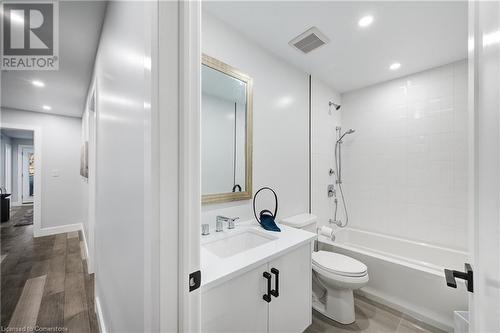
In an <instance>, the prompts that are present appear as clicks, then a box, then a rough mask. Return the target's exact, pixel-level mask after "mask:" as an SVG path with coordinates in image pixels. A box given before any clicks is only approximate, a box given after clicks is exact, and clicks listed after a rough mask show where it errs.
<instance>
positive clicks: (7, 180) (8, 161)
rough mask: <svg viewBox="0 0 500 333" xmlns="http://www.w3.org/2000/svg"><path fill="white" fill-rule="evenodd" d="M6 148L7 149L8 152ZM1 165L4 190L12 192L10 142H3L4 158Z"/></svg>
mask: <svg viewBox="0 0 500 333" xmlns="http://www.w3.org/2000/svg"><path fill="white" fill-rule="evenodd" d="M7 148H8V149H7ZM7 150H8V151H9V152H8V153H7ZM3 167H4V170H5V190H6V191H7V193H12V144H10V143H6V144H5V160H4V165H3ZM7 185H8V186H7Z"/></svg>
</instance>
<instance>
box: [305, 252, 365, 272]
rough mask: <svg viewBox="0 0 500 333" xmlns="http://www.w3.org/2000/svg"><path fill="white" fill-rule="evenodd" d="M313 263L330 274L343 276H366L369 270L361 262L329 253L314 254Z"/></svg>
mask: <svg viewBox="0 0 500 333" xmlns="http://www.w3.org/2000/svg"><path fill="white" fill-rule="evenodd" d="M312 262H313V264H314V265H317V266H319V267H320V268H322V269H324V270H326V271H328V272H331V273H334V274H338V275H343V276H364V275H366V272H367V270H368V267H366V265H365V264H363V263H362V262H361V261H358V260H356V259H353V258H351V257H348V256H345V255H343V254H339V253H334V252H328V251H318V252H313V253H312Z"/></svg>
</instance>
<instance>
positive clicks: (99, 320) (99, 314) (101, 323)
mask: <svg viewBox="0 0 500 333" xmlns="http://www.w3.org/2000/svg"><path fill="white" fill-rule="evenodd" d="M95 313H96V314H97V323H98V324H99V331H100V332H101V333H107V331H106V325H105V324H104V316H103V314H102V308H101V302H100V301H99V297H97V296H96V298H95Z"/></svg>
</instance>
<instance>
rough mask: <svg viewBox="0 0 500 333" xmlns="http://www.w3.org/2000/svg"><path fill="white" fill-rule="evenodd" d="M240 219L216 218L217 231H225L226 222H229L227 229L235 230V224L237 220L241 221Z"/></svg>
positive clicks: (219, 216)
mask: <svg viewBox="0 0 500 333" xmlns="http://www.w3.org/2000/svg"><path fill="white" fill-rule="evenodd" d="M239 219H240V218H239V217H232V218H231V217H225V216H221V215H218V216H217V217H216V220H215V222H216V224H215V231H217V232H220V231H222V230H223V228H224V227H223V226H224V222H227V228H228V229H234V226H235V225H234V222H236V221H237V220H239Z"/></svg>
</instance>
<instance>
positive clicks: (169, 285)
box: [152, 0, 203, 332]
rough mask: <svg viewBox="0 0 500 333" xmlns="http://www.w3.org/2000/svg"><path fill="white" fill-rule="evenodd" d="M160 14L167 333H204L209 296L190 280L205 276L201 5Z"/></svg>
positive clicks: (172, 5)
mask: <svg viewBox="0 0 500 333" xmlns="http://www.w3.org/2000/svg"><path fill="white" fill-rule="evenodd" d="M158 8H159V10H158V30H157V31H158V38H157V41H158V45H157V46H158V52H156V53H155V52H152V55H153V58H152V65H153V69H154V68H156V66H158V70H153V71H152V75H153V82H155V84H154V85H155V86H156V87H157V88H158V89H157V90H156V89H153V90H152V93H153V96H152V102H153V103H152V104H153V105H152V110H157V117H158V121H157V122H156V124H158V126H155V127H154V128H153V129H152V132H153V137H155V138H156V139H155V140H153V142H158V151H159V153H158V158H159V161H158V162H159V163H157V164H158V165H159V170H154V173H157V174H158V176H159V182H157V183H158V186H159V188H158V191H159V196H158V198H157V199H158V200H155V198H153V205H154V206H155V207H156V206H157V205H158V206H159V207H158V214H159V221H160V225H159V235H160V242H159V244H160V245H159V248H160V253H159V261H160V274H159V276H160V281H159V285H160V300H159V302H160V310H161V311H160V332H200V331H201V291H200V288H198V289H196V290H193V291H191V292H190V291H189V275H190V273H193V272H196V271H198V270H200V237H201V232H200V215H201V185H200V184H201V183H200V178H201V168H200V145H201V143H200V105H201V77H200V76H201V75H200V74H201V73H200V71H201V47H200V46H201V1H200V0H194V1H180V0H177V1H159V7H158ZM173 41H174V42H173ZM175 41H176V42H177V43H175ZM156 56H158V58H156ZM166 59H168V61H166ZM160 60H161V62H160ZM156 83H157V84H156ZM155 103H157V105H155ZM152 124H155V122H154V121H153V122H152ZM201 278H202V279H203V272H202V273H201ZM173 295H176V297H173Z"/></svg>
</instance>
